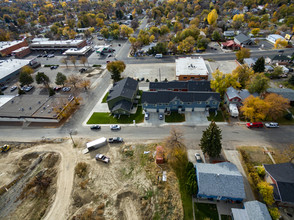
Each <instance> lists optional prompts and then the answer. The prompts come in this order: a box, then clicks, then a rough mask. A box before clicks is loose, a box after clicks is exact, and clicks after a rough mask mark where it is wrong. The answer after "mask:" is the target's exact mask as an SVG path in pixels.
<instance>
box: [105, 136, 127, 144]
mask: <svg viewBox="0 0 294 220" xmlns="http://www.w3.org/2000/svg"><path fill="white" fill-rule="evenodd" d="M123 141H124V140H123V139H122V138H121V137H113V138H109V139H108V142H109V143H122V142H123Z"/></svg>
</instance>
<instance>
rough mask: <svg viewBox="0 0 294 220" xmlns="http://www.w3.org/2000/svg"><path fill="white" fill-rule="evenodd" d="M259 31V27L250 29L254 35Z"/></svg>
mask: <svg viewBox="0 0 294 220" xmlns="http://www.w3.org/2000/svg"><path fill="white" fill-rule="evenodd" d="M259 32H260V28H253V29H252V30H251V34H253V35H254V36H256V35H258V33H259Z"/></svg>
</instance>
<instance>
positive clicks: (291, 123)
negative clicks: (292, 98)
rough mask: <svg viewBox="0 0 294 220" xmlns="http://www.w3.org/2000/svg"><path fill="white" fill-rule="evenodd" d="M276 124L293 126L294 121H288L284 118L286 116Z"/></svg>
mask: <svg viewBox="0 0 294 220" xmlns="http://www.w3.org/2000/svg"><path fill="white" fill-rule="evenodd" d="M292 114H293V113H292ZM276 122H278V123H279V124H281V125H293V124H294V120H293V119H292V120H288V119H286V118H284V116H283V117H281V118H279V119H277V120H276Z"/></svg>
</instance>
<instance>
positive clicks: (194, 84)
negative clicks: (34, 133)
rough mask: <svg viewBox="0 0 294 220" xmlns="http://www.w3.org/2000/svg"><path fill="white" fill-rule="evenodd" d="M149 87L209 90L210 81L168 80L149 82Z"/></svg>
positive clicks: (156, 88)
mask: <svg viewBox="0 0 294 220" xmlns="http://www.w3.org/2000/svg"><path fill="white" fill-rule="evenodd" d="M149 89H150V90H152V89H155V90H168V89H187V90H188V91H211V88H210V81H206V80H203V81H192V80H190V81H176V80H174V81H169V82H150V83H149Z"/></svg>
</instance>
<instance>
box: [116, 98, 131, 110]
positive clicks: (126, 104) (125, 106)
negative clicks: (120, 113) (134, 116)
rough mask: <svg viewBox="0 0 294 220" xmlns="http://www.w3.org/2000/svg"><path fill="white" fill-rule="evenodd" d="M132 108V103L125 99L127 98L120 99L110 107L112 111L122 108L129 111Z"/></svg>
mask: <svg viewBox="0 0 294 220" xmlns="http://www.w3.org/2000/svg"><path fill="white" fill-rule="evenodd" d="M131 108H132V103H131V102H129V101H127V100H121V101H119V102H117V103H116V104H115V106H113V108H112V109H111V111H112V112H114V111H116V110H119V109H123V110H125V111H128V112H130V111H131Z"/></svg>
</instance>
